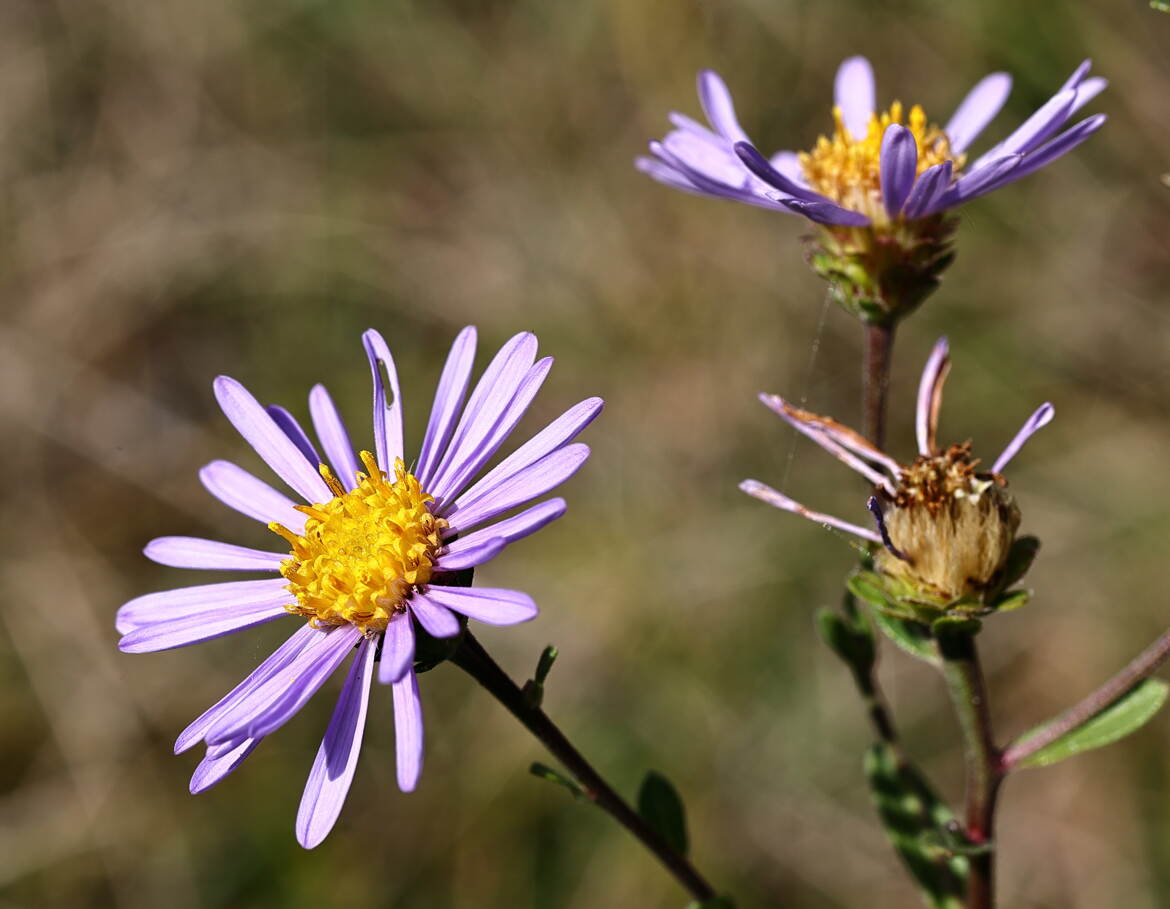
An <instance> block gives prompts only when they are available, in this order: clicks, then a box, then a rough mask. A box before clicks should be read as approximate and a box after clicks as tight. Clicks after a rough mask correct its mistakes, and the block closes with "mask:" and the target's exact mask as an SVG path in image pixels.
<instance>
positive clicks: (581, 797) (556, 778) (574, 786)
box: [528, 761, 590, 802]
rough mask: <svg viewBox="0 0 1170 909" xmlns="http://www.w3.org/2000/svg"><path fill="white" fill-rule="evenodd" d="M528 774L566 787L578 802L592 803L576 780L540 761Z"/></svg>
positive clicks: (529, 769)
mask: <svg viewBox="0 0 1170 909" xmlns="http://www.w3.org/2000/svg"><path fill="white" fill-rule="evenodd" d="M528 772H529V773H531V774H532V775H533V776H537V777H540V778H541V779H542V780H548V781H549V782H550V783H556V784H557V785H558V786H564V787H565V788H566V789H568V790H569V792H571V793H572V794H573V798H575V799H577V800H578V801H582V802H587V801H590V799H589V794H588V793H587V792H586V791H585V790H584V789H582V788H581V785H580V783H578V782H577V781H576V780H573V779H570V778H569V777H567V776H565V775H564V774H563V773H561V772H560V771H559V770H553V769H552V768H551V767H549V766H547V765H546V764H541V763H540V762H539V761H537V762H536V763H534V764H533V765H532V766H531V767H529V768H528Z"/></svg>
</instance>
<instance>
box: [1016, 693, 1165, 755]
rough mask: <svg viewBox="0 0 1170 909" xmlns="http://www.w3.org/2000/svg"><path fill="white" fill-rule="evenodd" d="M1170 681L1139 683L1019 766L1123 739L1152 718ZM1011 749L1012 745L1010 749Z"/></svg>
mask: <svg viewBox="0 0 1170 909" xmlns="http://www.w3.org/2000/svg"><path fill="white" fill-rule="evenodd" d="M1168 692H1170V685H1167V684H1166V683H1165V682H1163V681H1162V680H1161V679H1146V680H1145V681H1143V682H1140V683H1139V684H1137V685H1135V686H1134V687H1133V688H1131V689H1130V690H1129V692H1127V693H1126V694H1125V695H1123V696H1122V697H1121V698H1120V699H1119V700H1117V701H1114V702H1113V704H1112V705H1110V706H1109V707H1108V708H1106V709H1105V710H1103V711H1102V712H1101V713H1098V714H1097V715H1096V716H1095V717H1093V718H1092V719H1090V720H1088V721H1087V722H1084V723H1082V724H1081V725H1080V726H1077V727H1076V728H1075V729H1073V730H1071V731H1069V732H1066V733H1065V734H1064V735H1062V736H1061V737H1060V738H1058V739H1057V740H1056V741H1055V742H1052V743H1051V744H1049V745H1045V746H1044V747H1043V748H1041V749H1040V750H1039V751H1037V752H1036V753H1035V754H1031V755H1029V756H1028V757H1027V758H1025V759H1024V760H1022V761H1020V763H1018V764H1016V765H1015V767H1016V768H1023V767H1047V766H1049V765H1050V764H1055V763H1058V762H1059V761H1063V760H1064V759H1065V758H1070V757H1075V756H1076V755H1078V754H1081V753H1082V752H1085V751H1091V750H1093V749H1094V748H1103V747H1104V746H1106V745H1112V744H1113V743H1114V742H1116V741H1118V740H1119V739H1123V738H1125V737H1126V736H1127V735H1129V734H1130V733H1133V732H1137V731H1138V730H1139V729H1141V727H1142V726H1144V725H1145V724H1146V723H1147V722H1149V721H1150V720H1151V719H1152V718H1153V716H1154V714H1156V713H1157V712H1158V711H1159V710H1160V709H1161V707H1162V705H1163V704H1164V703H1165V702H1166V695H1167V693H1168ZM1048 725H1049V724H1048V723H1044V724H1042V725H1040V726H1037V727H1036V728H1035V729H1033V730H1031V731H1030V732H1028V733H1026V734H1024V735H1022V736H1020V738H1019V739H1018V740H1017V741H1018V742H1021V743H1023V742H1026V741H1027V740H1028V739H1029V738H1031V737H1032V736H1034V735H1036V734H1037V733H1039V732H1042V731H1043V730H1044V729H1045V728H1046V727H1047V726H1048ZM1009 750H1010V749H1009Z"/></svg>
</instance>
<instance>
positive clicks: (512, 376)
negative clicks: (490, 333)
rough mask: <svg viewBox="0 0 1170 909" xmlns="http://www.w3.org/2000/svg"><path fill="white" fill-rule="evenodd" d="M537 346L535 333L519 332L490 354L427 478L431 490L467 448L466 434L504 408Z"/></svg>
mask: <svg viewBox="0 0 1170 909" xmlns="http://www.w3.org/2000/svg"><path fill="white" fill-rule="evenodd" d="M536 346H537V341H536V335H534V334H532V332H528V331H525V332H521V333H520V334H517V335H514V336H512V337H511V338H509V339H508V341H507V342H506V343H505V344H504V346H503V347H501V348H500V350H499V352H498V353H497V354H496V355H495V357H493V358H492V361H491V362H490V363H489V364H488V365H487V369H485V370H484V371H483V375H482V376H480V379H479V382H477V383H476V386H475V390H474V391H472V393H471V397H470V398H469V399H468V401H467V406H466V407H465V408H464V409H463V416H462V417H461V418H460V420H459V424H458V426H456V428H455V433H454V436H453V438H452V439H451V442H450V444H449V445H448V446H447V450H446V451H445V452H444V453H443V456H442V457H441V458H440V459H439V463H438V465H437V466H436V467H435V470H434V472H433V474H432V478H431V480H430V491H433V488H434V486H435V484H436V481H439V480H440V479H441V478H442V477H443V475H444V474H446V473H447V472H448V471H449V470H451V469H452V465H453V463H454V462H456V461H457V460H458V459H460V458H461V457H462V456H463V453H464V452H465V451H466V449H467V445H466V444H465V443H466V440H467V437H468V435H469V434H470V433H471V432H472V431H475V432H482V431H483V428H484V426H485V424H486V426H487V427H488V428H490V427H491V425H492V424H494V423H495V421H496V419H498V417H499V416H500V414H501V413H503V412H504V409H505V408H507V406H508V402H510V401H511V400H512V397H513V396H514V395H515V394H516V389H517V388H519V387H520V383H521V382H523V381H524V377H525V375H527V374H528V370H530V369H531V368H532V366H533V363H534V362H535V361H536ZM455 466H456V467H457V466H458V465H457V464H456V465H455Z"/></svg>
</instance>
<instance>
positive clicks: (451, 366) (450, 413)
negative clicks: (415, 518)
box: [415, 325, 476, 489]
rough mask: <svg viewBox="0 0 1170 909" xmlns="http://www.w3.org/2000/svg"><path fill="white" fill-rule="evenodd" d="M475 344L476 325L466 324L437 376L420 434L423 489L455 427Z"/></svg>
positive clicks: (420, 470)
mask: <svg viewBox="0 0 1170 909" xmlns="http://www.w3.org/2000/svg"><path fill="white" fill-rule="evenodd" d="M475 344H476V332H475V327H474V326H472V325H468V326H467V327H466V328H464V329H463V330H462V331H461V332H459V334H458V335H457V336H456V337H455V341H454V343H452V345H451V352H450V353H449V354H447V362H446V363H445V364H444V365H443V372H442V374H441V375H440V376H439V387H438V388H437V389H435V401H434V404H433V405H432V407H431V417H430V419H429V420H428V421H427V431H426V432H425V433H424V434H423V443H422V448H421V449H420V450H419V456H418V470H417V471H416V473H415V476H417V477H418V481H419V482H420V483H421V484H422V486H423V488H424V489H430V483H431V474H432V472H433V471H434V468H435V467H436V465H437V464H438V461H439V457H440V456H441V455H442V454H443V452H444V451H445V450H446V447H447V443H448V442H450V441H451V433H452V432H454V430H455V418H456V417H457V416H458V415H459V408H460V407H461V406H462V404H463V399H464V397H465V396H466V395H467V384H468V382H469V381H470V379H471V367H472V364H474V362H475Z"/></svg>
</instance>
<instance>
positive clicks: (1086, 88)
mask: <svg viewBox="0 0 1170 909" xmlns="http://www.w3.org/2000/svg"><path fill="white" fill-rule="evenodd" d="M1108 87H1109V80H1108V79H1102V78H1100V77H1099V76H1095V77H1094V78H1092V79H1086V80H1085V81H1084V82H1082V83H1081V84H1080V86H1079V87H1078V88H1077V100H1076V101H1074V102H1073V106H1072V110H1070V111H1069V116H1070V117H1071V116H1072V115H1073V114H1075V113H1076V112H1077V111H1079V110H1080V109H1081V108H1082V107H1084V106H1085V105H1086V104H1088V103H1089V102H1090V101H1092V100H1093V99H1094V98H1096V97H1097V96H1098V95H1099V94H1101V92H1103V91H1105V89H1106V88H1108Z"/></svg>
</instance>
